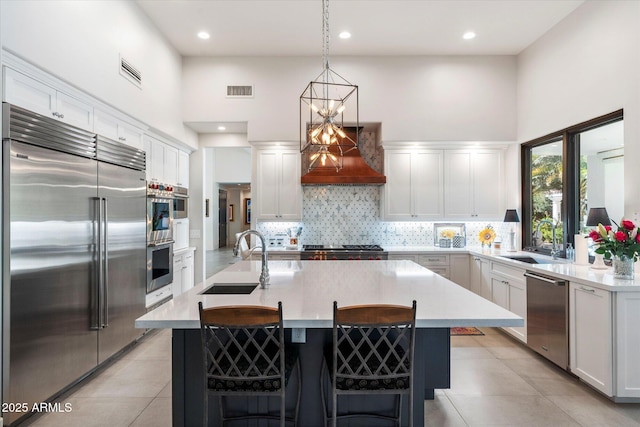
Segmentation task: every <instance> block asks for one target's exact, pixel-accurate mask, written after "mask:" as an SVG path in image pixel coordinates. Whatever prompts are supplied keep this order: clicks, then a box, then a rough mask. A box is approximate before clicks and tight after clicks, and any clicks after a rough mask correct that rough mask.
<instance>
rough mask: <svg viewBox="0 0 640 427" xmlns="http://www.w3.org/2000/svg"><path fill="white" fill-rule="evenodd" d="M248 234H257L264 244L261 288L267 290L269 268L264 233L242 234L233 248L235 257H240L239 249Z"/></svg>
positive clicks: (248, 231)
mask: <svg viewBox="0 0 640 427" xmlns="http://www.w3.org/2000/svg"><path fill="white" fill-rule="evenodd" d="M247 234H255V235H256V236H258V238H260V243H261V244H262V271H261V272H260V287H261V288H266V287H267V286H269V266H268V259H267V245H266V244H265V242H264V236H263V235H262V233H260V232H259V231H257V230H246V231H243V232H242V233H240V236H238V240H237V241H236V244H235V246H234V247H233V255H234V256H238V249H239V248H240V242H241V239H244V237H245V236H246V235H247Z"/></svg>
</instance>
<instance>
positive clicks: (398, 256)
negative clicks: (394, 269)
mask: <svg viewBox="0 0 640 427" xmlns="http://www.w3.org/2000/svg"><path fill="white" fill-rule="evenodd" d="M388 259H389V261H399V260H407V261H413V262H416V263H417V262H418V255H415V254H390V255H389V258H388Z"/></svg>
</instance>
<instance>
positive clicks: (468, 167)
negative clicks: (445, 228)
mask: <svg viewBox="0 0 640 427" xmlns="http://www.w3.org/2000/svg"><path fill="white" fill-rule="evenodd" d="M472 171H473V169H472V156H471V153H469V152H459V151H445V153H444V214H445V216H446V217H447V218H451V219H467V218H473V194H472V189H473V186H472V179H473V177H472Z"/></svg>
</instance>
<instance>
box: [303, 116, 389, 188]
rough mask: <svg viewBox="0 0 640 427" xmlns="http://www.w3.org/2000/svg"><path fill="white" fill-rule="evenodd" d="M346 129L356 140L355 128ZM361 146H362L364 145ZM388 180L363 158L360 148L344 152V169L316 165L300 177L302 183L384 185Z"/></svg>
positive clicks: (304, 154) (305, 154)
mask: <svg viewBox="0 0 640 427" xmlns="http://www.w3.org/2000/svg"><path fill="white" fill-rule="evenodd" d="M344 130H345V131H346V132H347V134H349V136H351V137H352V138H353V139H354V140H355V137H356V135H355V133H356V129H355V128H345V129H344ZM360 146H361V147H362V145H360ZM363 149H364V148H363ZM331 151H333V150H331ZM335 154H337V152H336V153H335ZM302 155H303V156H307V155H308V154H307V153H303V154H302ZM305 160H306V159H303V162H302V163H303V165H304V164H305V163H308V162H305ZM386 182H387V177H386V176H384V175H383V174H381V173H379V172H376V171H375V170H374V169H373V168H371V166H369V165H368V164H367V162H366V161H365V160H364V159H363V158H362V155H361V153H360V149H359V148H355V149H353V150H351V151H348V152H346V153H344V156H343V158H342V169H340V170H339V171H336V168H335V167H316V168H314V169H311V171H309V172H307V173H306V174H304V175H302V177H301V178H300V183H301V184H302V185H349V184H355V185H382V184H385V183H386Z"/></svg>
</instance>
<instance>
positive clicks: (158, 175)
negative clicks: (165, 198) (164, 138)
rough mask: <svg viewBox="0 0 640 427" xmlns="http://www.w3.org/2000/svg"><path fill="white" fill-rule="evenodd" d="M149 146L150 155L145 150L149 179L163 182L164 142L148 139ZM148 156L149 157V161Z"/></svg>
mask: <svg viewBox="0 0 640 427" xmlns="http://www.w3.org/2000/svg"><path fill="white" fill-rule="evenodd" d="M149 148H150V149H151V155H149V152H147V171H148V172H149V173H150V175H151V178H150V181H159V182H164V144H163V143H162V142H160V141H157V140H155V139H150V146H149ZM149 158H151V160H150V161H149ZM149 166H150V167H149Z"/></svg>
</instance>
